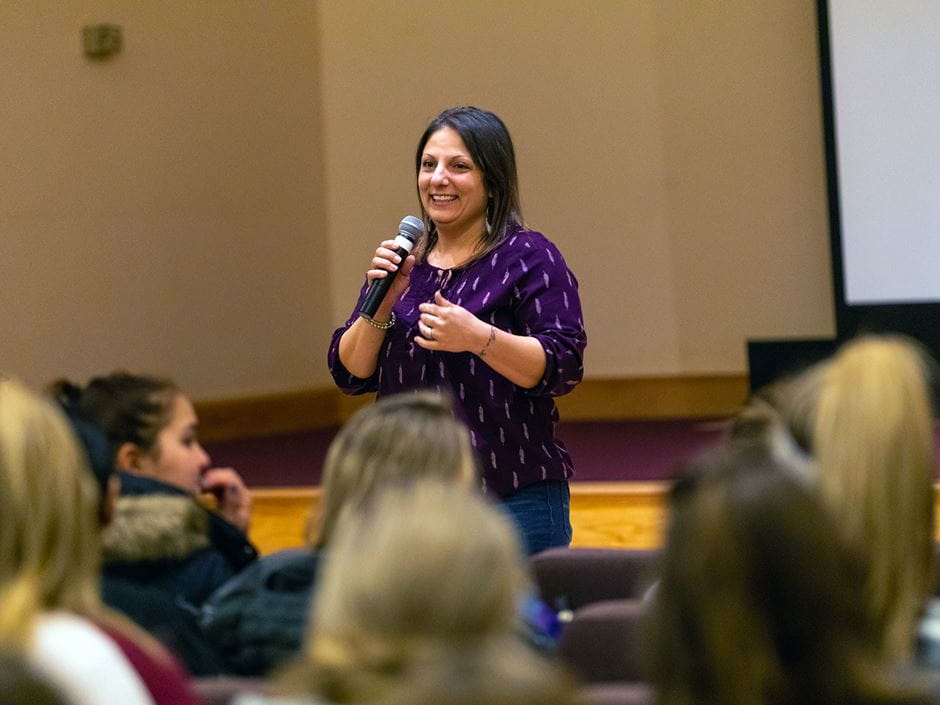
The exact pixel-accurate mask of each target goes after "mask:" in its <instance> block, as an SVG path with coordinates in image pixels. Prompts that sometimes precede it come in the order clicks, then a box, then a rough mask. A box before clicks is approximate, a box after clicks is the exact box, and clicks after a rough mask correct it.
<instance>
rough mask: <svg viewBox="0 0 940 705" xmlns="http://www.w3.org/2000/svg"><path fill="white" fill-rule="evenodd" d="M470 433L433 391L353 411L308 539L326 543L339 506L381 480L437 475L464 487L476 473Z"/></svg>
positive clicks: (332, 457) (336, 444) (329, 465)
mask: <svg viewBox="0 0 940 705" xmlns="http://www.w3.org/2000/svg"><path fill="white" fill-rule="evenodd" d="M475 462H476V461H475V456H474V454H473V449H472V447H471V445H470V435H469V432H468V431H467V429H466V427H465V426H464V425H463V424H462V423H460V422H459V421H457V420H456V419H455V418H454V412H453V407H452V405H451V403H450V401H449V400H448V399H447V398H446V397H443V396H441V395H440V394H435V393H433V392H417V393H414V394H399V395H396V396H391V397H386V398H384V399H381V400H380V401H378V402H376V403H375V404H373V405H371V406H368V407H366V408H364V409H361V410H360V411H358V412H357V413H356V414H355V415H354V416H353V417H352V418H351V419H350V420H349V421H348V422H347V423H346V425H345V426H343V428H342V429H341V430H340V432H339V433H338V434H337V436H336V438H335V439H334V440H333V443H332V444H331V445H330V449H329V451H328V452H327V456H326V462H325V464H324V467H323V481H322V487H323V499H322V503H321V506H320V510H319V515H318V516H317V517H313V516H312V517H311V520H310V522H309V523H308V527H307V540H308V542H309V543H312V544H314V545H316V546H317V547H319V548H322V547H324V546H326V545H327V543H329V541H330V539H331V537H332V533H333V529H334V526H335V524H336V521H337V520H338V518H339V515H340V513H341V512H342V510H343V508H344V507H345V506H347V505H348V504H350V503H351V502H358V501H361V500H362V499H363V498H365V497H367V496H368V495H369V494H370V493H371V492H372V490H373V489H374V487H375V486H376V484H377V483H378V482H380V481H392V480H396V479H406V478H412V479H418V478H422V477H438V478H441V479H446V480H451V481H454V482H458V483H461V484H464V485H469V484H470V483H471V482H472V480H473V478H475V476H476V465H475Z"/></svg>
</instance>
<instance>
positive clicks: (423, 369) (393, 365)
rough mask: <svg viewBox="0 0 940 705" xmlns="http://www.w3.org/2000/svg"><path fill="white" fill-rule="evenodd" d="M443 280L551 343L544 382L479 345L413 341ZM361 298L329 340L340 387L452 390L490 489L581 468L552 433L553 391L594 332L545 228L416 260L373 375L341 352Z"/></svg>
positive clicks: (573, 379) (508, 323)
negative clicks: (431, 260) (515, 375)
mask: <svg viewBox="0 0 940 705" xmlns="http://www.w3.org/2000/svg"><path fill="white" fill-rule="evenodd" d="M367 285H368V282H366V284H365V285H363V287H362V291H361V292H360V294H359V301H360V302H361V301H362V298H363V296H364V295H365V292H366V289H367ZM438 290H440V291H441V293H442V294H443V295H444V298H446V299H447V300H449V301H451V302H452V303H455V304H458V305H459V306H463V307H464V308H466V309H467V310H469V311H471V312H472V313H474V314H475V315H476V316H477V317H478V318H480V319H482V320H484V321H488V322H489V323H492V324H493V325H494V326H496V327H497V328H499V329H500V330H504V331H508V332H510V333H514V334H516V335H527V336H533V337H535V338H537V339H538V341H539V342H540V343H541V344H542V347H543V348H544V349H545V374H544V376H543V377H542V380H541V382H539V384H538V385H536V386H535V387H534V388H532V389H523V388H522V387H518V386H516V385H515V384H513V383H512V382H510V381H509V380H508V379H506V378H505V377H503V376H502V375H500V374H498V373H497V372H495V371H494V370H492V369H491V368H490V367H489V366H488V365H487V364H486V362H485V361H484V360H482V359H481V358H479V357H477V356H476V355H475V354H473V353H470V352H462V353H451V352H437V351H432V350H425V349H424V348H421V347H419V346H418V345H415V343H414V342H413V338H414V337H415V336H416V335H418V328H417V326H418V316H419V315H420V312H419V311H418V304H420V303H423V302H430V301H433V299H434V293H435V292H436V291H438ZM358 308H359V303H358V302H357V304H356V308H355V309H353V315H352V316H351V317H350V318H349V320H348V321H346V324H345V325H344V326H342V327H341V328H338V329H337V330H336V332H335V333H333V341H332V343H331V344H330V349H329V354H328V362H329V366H330V371H331V372H332V374H333V378H334V379H335V380H336V384H337V386H339V388H340V389H342V390H343V391H344V392H346V393H347V394H362V393H365V392H377V393H378V396H379V397H382V396H386V395H390V394H396V393H399V392H403V391H408V390H414V389H425V388H431V389H437V390H439V391H445V392H448V393H450V394H451V395H452V396H453V398H454V401H455V405H456V407H457V415H458V417H460V418H461V419H462V420H463V421H464V422H466V424H467V426H468V428H469V429H470V438H471V441H472V442H473V446H474V448H475V449H476V450H477V453H478V454H479V459H480V468H481V473H482V481H483V490H484V492H487V491H492V492H494V493H496V494H497V495H499V496H505V495H508V494H511V493H512V492H514V491H515V490H517V489H519V488H521V487H525V486H526V485H530V484H532V483H534V482H538V481H540V480H566V479H568V478H569V477H571V476H572V475H573V474H574V468H573V467H572V464H571V457H570V456H569V454H568V449H567V448H565V445H564V443H562V442H561V441H560V440H558V439H557V438H556V437H555V426H556V424H557V422H558V410H557V409H556V408H555V402H554V400H553V397H556V396H560V395H562V394H566V393H567V392H569V391H571V390H572V389H573V388H574V387H575V385H577V384H578V382H580V381H581V377H582V375H583V372H584V367H583V364H582V361H583V353H584V347H585V345H586V343H587V336H586V334H585V332H584V321H583V319H582V316H581V301H580V299H579V298H578V282H577V280H576V279H575V277H574V275H573V274H572V273H571V271H570V270H569V269H568V267H567V265H566V264H565V260H564V259H563V258H562V256H561V253H560V252H559V251H558V248H557V247H555V245H553V244H552V243H551V242H550V241H549V240H548V239H547V238H546V237H545V236H544V235H542V234H541V233H537V232H533V231H531V230H524V229H522V228H517V229H516V230H514V231H512V232H511V233H510V234H509V235H508V236H507V237H506V239H505V240H503V242H502V243H501V244H500V245H498V246H497V247H496V249H494V250H493V251H492V252H491V253H490V254H489V255H487V256H486V257H484V258H483V259H480V260H477V261H476V262H473V263H471V264H470V265H469V266H467V267H466V268H464V269H450V270H447V269H438V268H437V267H432V266H431V265H429V264H426V263H425V264H418V265H416V266H415V268H414V269H413V270H412V272H411V279H410V284H409V286H408V288H407V289H405V291H404V293H403V294H402V297H401V298H400V299H399V301H398V303H396V304H395V307H394V311H395V316H396V319H397V320H396V323H395V325H394V326H393V327H392V328H391V329H390V330H389V331H388V333H387V334H386V336H385V342H384V343H383V344H382V348H381V350H380V351H379V364H378V366H377V368H376V371H375V373H374V374H373V375H372V376H371V377H369V378H367V379H363V378H360V377H355V376H353V375H352V374H350V373H349V371H348V370H347V369H346V367H345V366H344V365H343V363H342V362H340V359H339V339H340V336H342V334H343V333H344V332H345V331H346V329H347V328H348V327H349V326H351V325H352V324H353V322H354V321H355V320H356V318H357V316H358V314H356V313H355V311H356V310H358Z"/></svg>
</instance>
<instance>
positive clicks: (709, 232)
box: [0, 0, 833, 398]
mask: <svg viewBox="0 0 940 705" xmlns="http://www.w3.org/2000/svg"><path fill="white" fill-rule="evenodd" d="M700 8H707V10H706V9H700ZM97 21H110V22H115V23H117V24H121V25H122V26H123V27H124V32H125V49H124V51H123V53H122V54H121V55H120V56H118V57H116V58H115V59H114V60H112V61H109V62H106V63H101V64H97V63H92V62H89V61H88V60H86V59H84V58H83V57H82V56H81V53H80V48H79V31H80V28H81V26H82V25H83V24H85V23H88V22H97ZM0 32H2V33H3V37H4V41H2V42H0V95H3V96H4V98H3V102H2V104H0V154H2V155H3V157H2V163H3V168H2V169H0V297H2V311H3V319H2V329H0V331H2V335H0V370H4V371H7V372H12V373H15V374H18V375H20V376H22V377H25V378H26V379H27V380H28V381H31V382H34V383H37V384H38V383H41V382H43V381H45V380H47V379H49V378H50V377H53V376H56V375H59V374H67V375H70V376H73V377H78V378H84V377H86V376H87V375H89V374H92V373H94V372H97V371H101V370H107V369H110V368H113V367H117V366H121V367H128V368H131V369H135V370H153V371H158V372H165V373H169V374H172V375H173V376H175V377H177V378H178V379H179V380H180V382H181V383H182V384H183V386H184V387H185V388H187V389H189V390H190V391H191V392H192V393H193V395H194V396H196V397H197V398H212V397H231V396H239V395H244V394H254V393H262V392H273V391H280V390H287V389H297V388H302V387H310V386H314V387H315V386H322V385H327V384H329V379H328V376H327V374H326V371H325V369H324V364H323V358H324V351H325V345H326V340H327V337H328V335H329V332H330V331H331V330H332V327H333V326H334V325H335V324H336V323H338V322H339V321H340V320H341V319H343V318H344V317H345V316H346V315H347V314H348V312H349V310H350V309H351V307H352V305H353V303H354V298H355V295H356V292H357V290H358V287H359V285H360V283H361V278H362V273H363V271H364V269H365V265H366V263H367V261H368V259H369V256H370V253H371V251H372V249H373V248H374V246H375V244H376V243H377V242H378V241H379V240H380V239H382V238H383V237H384V236H386V235H388V234H389V233H392V232H394V228H395V226H396V224H397V223H398V221H399V220H400V218H401V217H402V216H403V215H404V214H406V213H411V212H415V211H416V208H417V204H416V198H415V194H414V183H413V166H412V159H413V153H412V151H413V149H414V143H415V141H416V139H417V137H418V135H419V134H420V132H421V130H422V128H423V126H424V124H425V123H426V122H427V120H428V119H430V118H431V117H432V116H433V115H434V114H435V113H436V112H438V111H439V110H440V109H441V108H443V107H446V106H449V105H453V104H457V103H475V104H479V105H482V106H484V107H488V108H491V109H493V110H495V111H496V112H498V113H499V114H500V115H502V116H503V117H504V119H505V120H506V122H507V123H508V125H509V127H510V129H511V131H512V132H513V136H514V139H515V141H516V147H517V152H518V156H519V163H520V172H521V173H520V176H521V182H522V195H523V204H524V208H525V212H526V217H527V220H528V221H529V223H530V225H532V226H533V227H535V228H537V229H540V230H542V231H543V232H545V233H546V234H547V235H548V236H549V237H551V238H552V239H553V240H555V241H556V243H557V244H558V245H559V246H560V247H561V249H562V251H563V252H564V253H565V255H566V257H567V259H568V261H569V264H570V265H571V267H572V269H573V270H574V271H575V273H576V274H577V275H578V278H579V279H580V281H581V287H582V288H581V291H582V296H583V303H584V307H585V316H586V323H587V325H588V332H589V338H590V343H589V348H588V355H587V360H586V362H587V375H588V376H590V377H595V378H601V377H623V376H633V375H651V374H672V373H677V374H681V373H697V372H736V371H743V370H744V368H745V361H744V340H745V338H746V337H748V336H784V335H824V334H829V333H831V332H832V328H833V323H832V301H831V293H830V282H829V263H828V252H827V240H826V218H825V199H824V174H823V155H822V143H821V126H820V117H819V113H820V108H819V98H818V88H817V77H816V44H815V42H816V39H815V23H814V16H813V3H812V2H811V1H810V0H801V2H793V3H778V2H769V1H757V0H755V1H754V2H727V1H726V2H718V3H707V4H706V3H689V2H685V1H682V0H635V1H626V0H623V1H614V0H591V1H589V2H573V1H569V0H565V1H561V0H543V1H542V2H539V3H525V4H523V3H505V2H503V1H502V0H476V1H473V2H471V1H469V0H466V1H464V2H454V3H446V4H441V3H438V2H431V1H430V0H407V1H406V2H402V3H391V2H385V0H373V1H366V0H343V1H342V2H340V1H339V0H321V1H320V2H318V3H314V2H308V1H305V0H283V1H281V2H276V3H259V2H256V1H255V0H226V2H223V3H189V2H180V1H179V0H174V1H172V2H166V3H151V2H147V1H145V0H139V1H136V2H131V1H129V0H123V1H119V0H114V1H113V2H106V1H105V0H81V1H80V0H68V1H67V2H62V1H59V0H41V1H38V2H33V1H30V2H27V1H26V0H21V1H19V2H4V3H0ZM11 37H15V38H16V41H15V42H14V41H9V39H10V38H11Z"/></svg>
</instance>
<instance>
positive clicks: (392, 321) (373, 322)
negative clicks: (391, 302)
mask: <svg viewBox="0 0 940 705" xmlns="http://www.w3.org/2000/svg"><path fill="white" fill-rule="evenodd" d="M359 315H360V316H361V317H362V318H364V319H365V322H366V323H368V324H369V325H370V326H372V327H373V328H377V329H379V330H388V329H389V328H391V327H392V326H393V325H395V312H394V311H392V317H391V318H389V319H388V320H387V321H386V322H385V323H379V322H378V321H377V320H375V319H374V318H372V316H367V315H366V314H364V313H360V314H359Z"/></svg>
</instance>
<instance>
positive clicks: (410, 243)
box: [358, 215, 424, 319]
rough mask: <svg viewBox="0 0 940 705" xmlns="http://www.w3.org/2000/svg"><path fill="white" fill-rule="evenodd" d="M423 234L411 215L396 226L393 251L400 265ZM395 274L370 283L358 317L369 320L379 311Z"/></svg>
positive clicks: (388, 274) (421, 225)
mask: <svg viewBox="0 0 940 705" xmlns="http://www.w3.org/2000/svg"><path fill="white" fill-rule="evenodd" d="M423 232H424V223H423V222H422V221H421V219H420V218H416V217H415V216H413V215H406V216H405V217H404V218H402V221H401V223H399V224H398V237H396V238H395V244H396V245H397V246H398V247H396V248H395V249H394V250H393V251H394V252H395V254H396V255H398V256H399V257H401V263H404V261H405V258H406V257H407V256H408V253H410V252H411V249H412V248H413V247H414V245H415V243H416V242H417V241H418V238H420V237H421V234H422V233H423ZM401 263H400V264H399V267H400V266H401ZM397 274H398V270H397V269H396V270H395V271H394V272H389V271H386V272H385V276H384V277H382V278H381V279H373V280H372V283H371V284H369V290H368V291H367V292H366V297H365V298H364V299H363V300H362V305H361V306H359V311H358V313H359V315H360V316H364V317H366V318H370V319H371V318H372V317H373V316H375V312H376V311H378V310H379V306H380V305H381V304H382V300H383V299H384V298H385V295H386V294H387V293H388V290H389V287H391V285H392V282H393V281H394V280H395V275H397Z"/></svg>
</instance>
